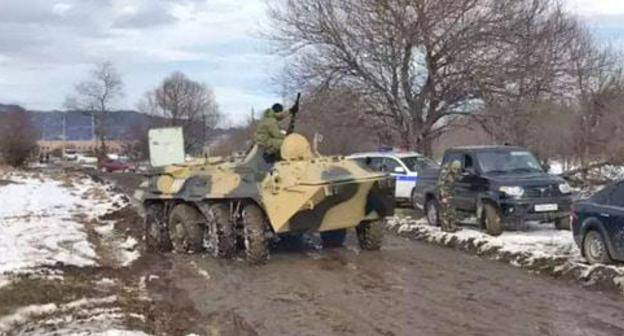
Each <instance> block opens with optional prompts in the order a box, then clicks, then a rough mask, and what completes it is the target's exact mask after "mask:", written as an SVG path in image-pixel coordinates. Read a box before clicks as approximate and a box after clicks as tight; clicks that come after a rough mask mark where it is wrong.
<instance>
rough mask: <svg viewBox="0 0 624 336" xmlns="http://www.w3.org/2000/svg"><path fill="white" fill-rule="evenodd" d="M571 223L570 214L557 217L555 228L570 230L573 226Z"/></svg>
mask: <svg viewBox="0 0 624 336" xmlns="http://www.w3.org/2000/svg"><path fill="white" fill-rule="evenodd" d="M570 223H571V220H570V216H565V217H561V218H557V219H556V220H555V228H556V229H557V230H570V229H571V228H572V225H570Z"/></svg>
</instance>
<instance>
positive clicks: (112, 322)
mask: <svg viewBox="0 0 624 336" xmlns="http://www.w3.org/2000/svg"><path fill="white" fill-rule="evenodd" d="M117 300H118V299H117V297H116V296H107V297H101V298H82V299H79V300H75V301H72V302H69V303H65V304H54V303H49V304H44V305H31V306H27V307H22V308H20V309H18V310H16V311H15V312H13V313H12V314H11V315H8V316H5V317H2V318H0V334H2V333H4V332H8V331H14V332H17V333H19V330H23V331H28V333H27V334H33V335H133V336H134V335H147V334H145V333H144V332H142V331H136V330H124V329H122V327H121V326H123V324H124V320H125V318H126V315H125V314H124V313H123V310H122V309H121V308H119V307H117V306H116V303H117ZM134 315H136V318H137V319H140V320H143V319H145V317H144V316H142V315H140V314H134Z"/></svg>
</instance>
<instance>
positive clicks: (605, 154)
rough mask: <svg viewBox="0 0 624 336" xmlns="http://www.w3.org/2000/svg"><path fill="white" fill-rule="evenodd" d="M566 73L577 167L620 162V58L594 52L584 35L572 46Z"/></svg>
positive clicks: (623, 120) (623, 72)
mask: <svg viewBox="0 0 624 336" xmlns="http://www.w3.org/2000/svg"><path fill="white" fill-rule="evenodd" d="M571 49H572V53H573V55H574V56H575V59H574V62H573V64H572V66H571V69H570V74H571V78H572V79H573V90H572V92H573V94H572V95H571V97H570V99H569V100H568V104H569V105H571V106H572V107H571V109H570V110H571V111H572V113H573V121H574V122H575V124H576V127H575V128H574V132H573V134H572V135H573V141H571V143H572V144H573V145H574V150H575V152H576V153H577V157H578V159H579V161H580V163H581V165H582V166H583V167H584V166H587V165H590V164H592V161H596V160H605V162H613V161H618V162H623V161H624V146H622V144H621V141H619V135H620V134H621V133H622V130H623V129H624V111H623V110H622V108H621V107H622V104H624V68H623V66H622V58H621V57H619V55H617V54H616V53H614V52H613V51H612V50H610V49H608V48H606V49H605V48H598V47H597V46H596V45H595V42H594V40H593V39H592V38H591V36H590V34H589V33H588V32H585V34H584V35H583V36H582V38H581V39H579V40H578V41H576V43H575V44H574V45H573V46H572V48H571Z"/></svg>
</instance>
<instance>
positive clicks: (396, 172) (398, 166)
mask: <svg viewBox="0 0 624 336" xmlns="http://www.w3.org/2000/svg"><path fill="white" fill-rule="evenodd" d="M347 158H348V159H351V160H355V161H357V162H358V163H359V164H360V165H362V166H364V167H366V168H368V169H372V170H375V171H383V172H388V173H390V175H392V176H394V177H395V179H396V183H395V184H396V187H395V192H394V196H395V198H396V200H397V202H405V201H407V202H410V203H411V202H412V196H413V192H414V187H415V186H416V183H418V176H419V174H420V172H422V171H423V170H424V169H429V168H438V165H437V164H436V163H435V162H433V161H432V160H430V159H428V158H426V157H425V156H423V155H422V154H420V153H417V152H395V151H391V152H371V153H356V154H352V155H349V156H347Z"/></svg>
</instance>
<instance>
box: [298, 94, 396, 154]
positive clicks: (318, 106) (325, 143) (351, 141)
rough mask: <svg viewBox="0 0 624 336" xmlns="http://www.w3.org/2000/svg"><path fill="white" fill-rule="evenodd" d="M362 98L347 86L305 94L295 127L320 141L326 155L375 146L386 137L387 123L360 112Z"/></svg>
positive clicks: (310, 137) (321, 150)
mask: <svg viewBox="0 0 624 336" xmlns="http://www.w3.org/2000/svg"><path fill="white" fill-rule="evenodd" d="M364 109H366V105H365V104H364V103H363V102H362V100H361V99H360V98H359V97H358V96H357V95H355V94H353V93H352V92H350V91H349V90H348V89H333V90H319V91H313V92H308V93H306V94H304V99H303V101H302V105H301V111H300V113H299V114H298V118H299V119H298V121H297V127H296V131H297V132H299V133H302V134H304V135H305V136H306V137H307V138H308V139H310V141H313V139H314V138H315V136H316V135H320V136H321V137H322V141H321V142H320V143H319V144H318V145H319V146H318V149H319V151H320V152H321V153H323V154H327V155H335V154H350V153H353V152H357V151H365V150H373V149H374V148H376V147H378V146H379V145H381V144H384V143H385V142H386V141H387V138H386V134H385V132H384V127H379V126H380V125H379V124H377V123H375V120H374V119H370V118H366V115H364V114H362V113H360V112H361V111H362V110H364Z"/></svg>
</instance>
